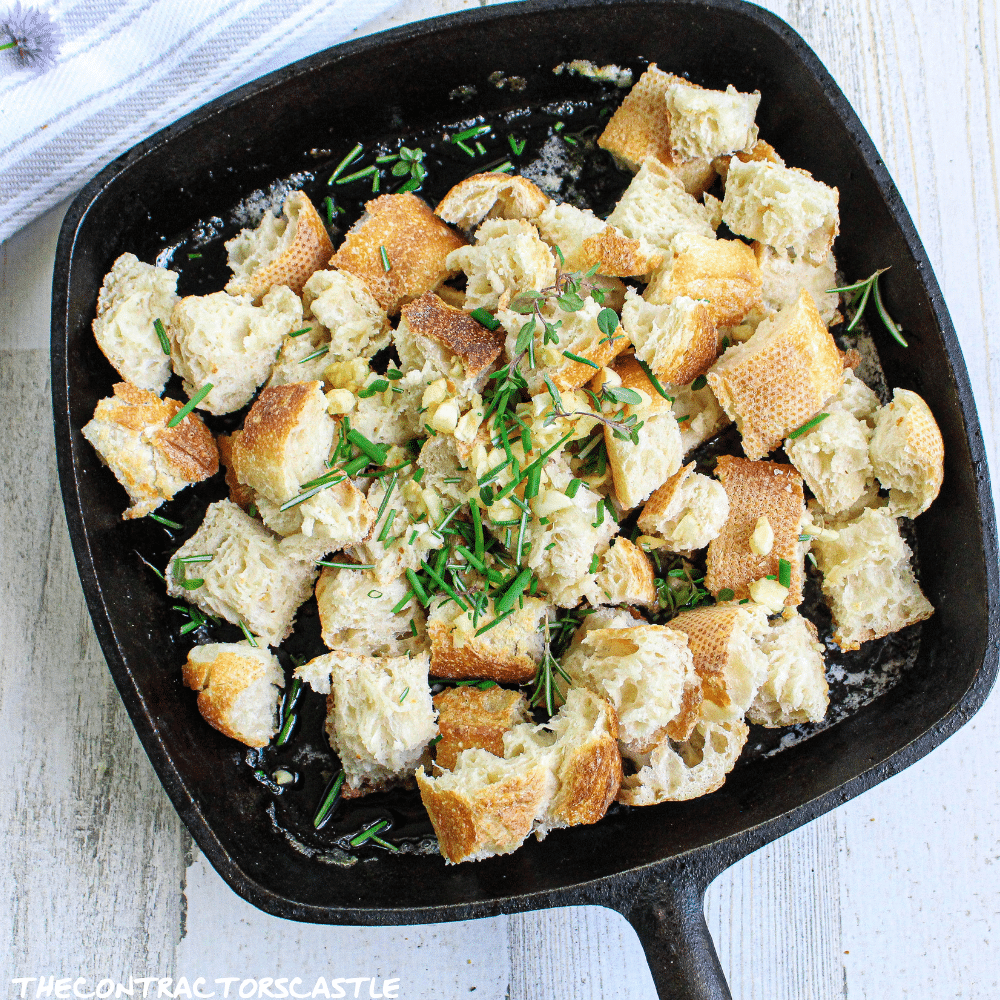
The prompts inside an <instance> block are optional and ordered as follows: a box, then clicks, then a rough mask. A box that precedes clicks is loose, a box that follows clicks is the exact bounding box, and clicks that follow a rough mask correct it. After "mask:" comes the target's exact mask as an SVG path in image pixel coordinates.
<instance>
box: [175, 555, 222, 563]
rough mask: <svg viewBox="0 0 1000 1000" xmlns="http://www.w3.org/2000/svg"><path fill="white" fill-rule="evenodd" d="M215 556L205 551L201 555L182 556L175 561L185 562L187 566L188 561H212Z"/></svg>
mask: <svg viewBox="0 0 1000 1000" xmlns="http://www.w3.org/2000/svg"><path fill="white" fill-rule="evenodd" d="M214 558H215V557H214V556H213V555H210V554H209V553H207V552H206V553H205V554H204V555H200V556H181V557H180V558H179V559H175V560H174V562H178V563H183V564H184V565H185V566H186V565H187V564H188V563H206V562H211V561H212V560H213V559H214Z"/></svg>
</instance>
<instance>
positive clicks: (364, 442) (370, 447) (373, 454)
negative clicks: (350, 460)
mask: <svg viewBox="0 0 1000 1000" xmlns="http://www.w3.org/2000/svg"><path fill="white" fill-rule="evenodd" d="M347 440H348V441H350V442H351V444H353V445H354V446H355V447H356V448H357V449H358V451H362V452H364V453H365V454H366V455H367V456H368V457H369V458H370V459H371V460H372V461H373V462H374V463H375V464H376V465H385V460H386V459H387V458H388V457H389V449H388V448H386V446H385V445H382V444H376V443H375V442H374V441H369V440H368V438H366V437H365V436H364V434H362V433H361V432H360V431H356V430H353V429H352V430H350V431H348V434H347Z"/></svg>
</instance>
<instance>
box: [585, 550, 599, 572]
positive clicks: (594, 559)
mask: <svg viewBox="0 0 1000 1000" xmlns="http://www.w3.org/2000/svg"><path fill="white" fill-rule="evenodd" d="M600 564H601V557H600V556H599V555H598V554H597V553H596V552H595V553H594V554H593V555H592V556H591V557H590V569H589V570H587V572H588V573H596V572H597V567H598V566H599V565H600Z"/></svg>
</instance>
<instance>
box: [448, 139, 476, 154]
mask: <svg viewBox="0 0 1000 1000" xmlns="http://www.w3.org/2000/svg"><path fill="white" fill-rule="evenodd" d="M452 142H453V143H454V144H455V145H456V146H458V148H459V149H460V150H461V151H462V152H463V153H465V155H466V156H471V157H472V158H473V159H475V158H476V151H475V150H474V149H473V148H472V147H471V146H467V145H466V144H465V143H464V142H462V140H461V139H452Z"/></svg>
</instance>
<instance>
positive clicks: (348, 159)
mask: <svg viewBox="0 0 1000 1000" xmlns="http://www.w3.org/2000/svg"><path fill="white" fill-rule="evenodd" d="M363 149H364V147H363V146H362V145H361V143H360V142H359V143H358V144H357V145H356V146H355V147H354V149H352V150H351V151H350V152H349V153H348V154H347V156H345V157H344V158H343V159H342V160H341V161H340V163H338V164H337V166H336V167H334V169H333V173H332V174H330V179H329V180H328V181H327V184H332V183H333V182H334V181H335V180H336V179H337V178H338V177H339V176H340V175H341V174H342V173H343V172H344V170H346V169H347V167H349V166H350V165H351V164H352V163H353V162H354V161H355V160H356V159H357V158H358V157H359V156H360V155H361V151H362V150H363Z"/></svg>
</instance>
